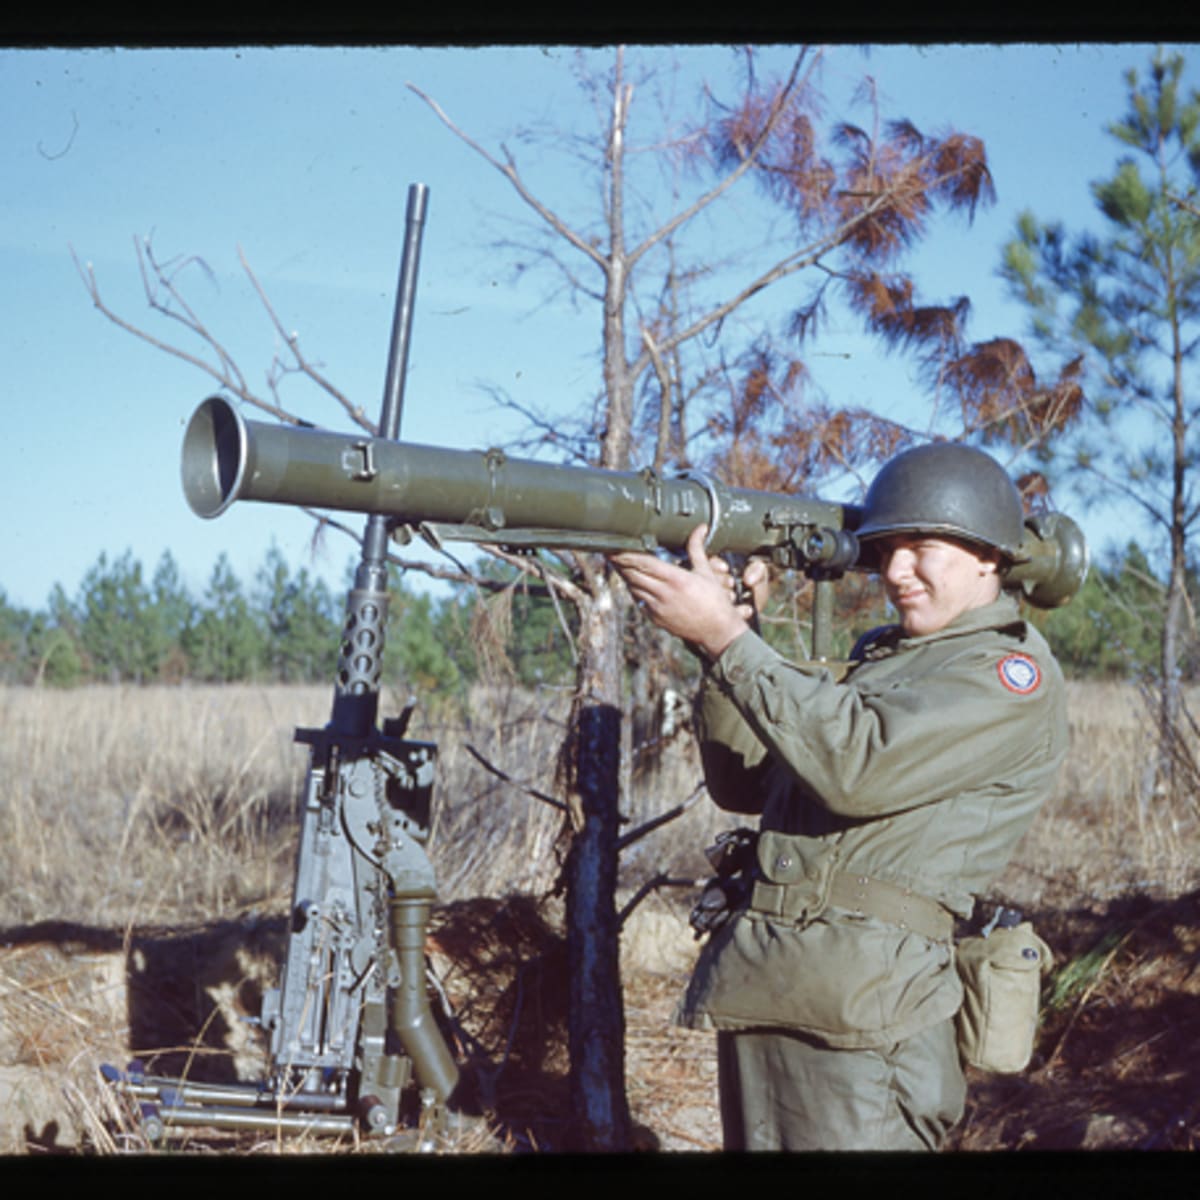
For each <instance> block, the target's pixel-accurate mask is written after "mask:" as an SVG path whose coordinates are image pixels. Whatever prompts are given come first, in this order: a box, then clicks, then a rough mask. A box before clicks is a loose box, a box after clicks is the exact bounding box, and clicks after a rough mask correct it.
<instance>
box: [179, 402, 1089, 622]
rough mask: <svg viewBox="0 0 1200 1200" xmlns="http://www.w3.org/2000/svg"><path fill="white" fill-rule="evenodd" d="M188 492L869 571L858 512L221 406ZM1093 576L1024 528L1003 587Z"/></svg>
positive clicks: (503, 540) (442, 536) (611, 546)
mask: <svg viewBox="0 0 1200 1200" xmlns="http://www.w3.org/2000/svg"><path fill="white" fill-rule="evenodd" d="M182 474H183V490H184V494H185V496H186V497H187V501H188V504H189V505H190V506H191V508H192V510H193V511H194V512H195V513H196V514H197V515H199V516H201V517H216V516H218V515H220V514H221V513H223V512H225V510H226V509H227V508H229V507H230V506H231V505H232V504H233V503H234V501H236V500H257V501H260V502H264V503H271V504H286V505H294V506H302V507H311V508H322V509H335V510H342V511H349V512H358V513H378V514H380V515H382V516H385V517H387V518H388V520H389V522H390V524H391V526H392V528H393V530H394V531H395V534H396V536H398V537H399V538H401V539H402V540H406V539H407V538H410V537H411V536H412V534H413V533H418V534H420V535H421V536H423V537H425V538H426V539H427V540H429V541H431V542H433V543H434V544H437V543H439V542H442V541H472V542H477V543H484V544H491V545H500V546H508V547H513V548H516V549H535V548H545V549H573V550H588V551H597V552H615V551H621V550H647V551H655V550H659V549H662V550H667V551H671V552H674V553H679V552H682V551H683V549H684V547H685V545H686V542H687V538H688V535H689V534H690V533H691V532H692V530H693V529H695V528H696V526H697V525H699V524H704V525H707V526H708V529H709V540H708V549H709V552H710V553H712V554H722V553H731V554H736V555H741V556H746V557H761V558H764V559H767V560H769V561H771V562H774V563H775V564H776V565H778V566H780V567H784V568H794V569H804V570H809V571H812V572H814V573H821V574H824V575H827V576H828V575H837V574H840V573H841V572H843V571H846V570H859V571H869V570H871V569H872V563H871V561H870V559H869V556H868V555H866V554H865V553H862V552H861V550H860V547H859V545H858V541H857V539H856V538H855V536H854V531H855V529H856V527H857V525H858V523H859V520H860V518H861V510H860V509H859V508H858V507H857V506H856V505H852V504H839V503H836V502H831V501H826V500H821V499H817V498H814V497H805V496H789V495H785V494H782V493H772V492H759V491H754V490H751V489H748V488H734V487H727V486H726V485H724V484H722V483H720V482H719V481H717V480H715V479H712V478H711V477H709V476H706V475H702V474H699V473H694V472H689V473H685V474H682V475H679V476H674V477H669V478H668V477H663V476H659V475H658V474H656V473H655V472H653V471H650V470H643V471H609V470H602V469H600V468H588V467H568V466H557V465H553V464H549V463H542V462H537V461H536V460H533V459H522V458H513V457H511V456H509V455H507V454H506V453H504V452H503V451H501V450H494V449H493V450H482V451H476V450H451V449H446V448H443V447H437V446H426V445H418V444H414V443H408V442H396V441H390V440H387V439H381V438H373V437H369V436H367V435H365V434H353V433H351V434H346V433H334V432H329V431H325V430H318V429H314V428H311V427H298V426H287V425H274V424H265V423H262V422H257V421H247V420H246V419H244V418H243V417H242V415H241V414H240V413H239V412H238V411H237V410H236V409H235V408H234V407H233V405H232V404H230V403H229V402H228V401H227V400H225V399H224V398H222V397H220V396H213V397H210V398H209V399H207V400H205V401H204V403H203V404H201V405H200V407H199V408H198V409H197V410H196V412H195V413H194V414H193V416H192V418H191V421H190V422H189V424H188V428H187V432H186V434H185V436H184V443H183V461H182ZM1086 573H1087V547H1086V542H1085V541H1084V538H1083V535H1082V533H1081V532H1080V530H1079V528H1078V526H1077V525H1076V524H1075V523H1074V522H1073V521H1071V519H1070V518H1068V517H1065V516H1063V515H1062V514H1059V513H1055V514H1051V515H1049V516H1042V517H1039V518H1030V519H1029V520H1028V521H1027V522H1026V529H1025V537H1024V539H1023V541H1022V543H1021V547H1020V552H1019V554H1018V557H1017V563H1016V565H1015V566H1014V567H1013V568H1012V569H1011V570H1010V571H1009V573H1008V577H1007V583H1008V584H1009V585H1010V586H1013V587H1019V588H1020V589H1021V590H1023V591H1024V593H1025V595H1026V597H1027V598H1028V599H1029V600H1030V601H1031V602H1032V603H1034V604H1036V605H1038V606H1039V607H1043V608H1050V607H1055V606H1056V605H1059V604H1062V603H1065V602H1066V600H1068V599H1070V597H1071V596H1072V595H1074V593H1075V591H1077V590H1078V588H1079V585H1080V584H1081V583H1082V581H1083V578H1084V576H1085V575H1086Z"/></svg>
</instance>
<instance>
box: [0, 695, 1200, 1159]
mask: <svg viewBox="0 0 1200 1200" xmlns="http://www.w3.org/2000/svg"><path fill="white" fill-rule="evenodd" d="M393 699H394V700H397V701H398V699H399V698H390V697H389V698H388V700H389V701H390V700H393ZM328 706H329V694H328V691H327V689H325V688H303V689H297V688H282V687H251V686H246V687H212V688H207V687H173V688H169V687H162V688H90V689H81V690H76V691H65V692H57V691H50V690H34V689H4V690H0V768H2V771H0V779H2V781H3V782H2V783H0V787H2V788H3V793H2V795H0V857H2V861H0V871H2V874H0V878H2V879H3V889H2V892H0V1153H5V1154H20V1155H44V1154H50V1153H68V1154H80V1153H88V1154H112V1153H120V1152H128V1151H139V1150H144V1149H146V1147H145V1144H144V1143H143V1142H141V1141H140V1135H138V1133H137V1132H136V1130H134V1129H132V1128H131V1127H130V1124H129V1122H128V1121H127V1119H126V1118H125V1115H124V1114H123V1112H122V1111H121V1110H120V1108H119V1107H118V1106H117V1105H115V1103H114V1101H113V1098H112V1097H111V1096H110V1094H109V1093H108V1092H107V1091H106V1089H105V1088H104V1087H103V1086H102V1085H101V1083H100V1080H99V1066H100V1064H101V1063H103V1062H112V1063H116V1064H118V1065H123V1064H124V1062H125V1061H126V1060H127V1059H128V1058H129V1057H130V1055H131V1054H132V1053H134V1052H135V1051H136V1052H138V1053H140V1054H142V1055H150V1056H152V1057H153V1059H154V1061H156V1062H158V1063H159V1064H160V1066H162V1068H163V1069H166V1070H171V1071H178V1072H183V1073H187V1072H194V1073H195V1074H196V1075H198V1076H201V1077H203V1076H204V1069H205V1068H207V1069H209V1070H210V1071H211V1070H214V1069H217V1068H219V1071H218V1073H217V1074H216V1075H213V1074H209V1075H208V1076H207V1077H210V1078H217V1077H221V1076H222V1073H223V1075H224V1077H226V1078H234V1077H236V1078H243V1079H253V1078H256V1077H257V1074H256V1072H260V1071H261V1069H262V1048H261V1045H260V1044H259V1041H258V1038H257V1035H256V1031H255V1030H254V1028H253V1026H252V1025H251V1024H249V1023H248V1022H247V1020H246V1018H248V1017H252V1016H254V1015H255V1014H256V1013H257V1006H258V1002H259V1000H260V998H261V994H262V991H263V989H264V988H265V987H269V986H272V985H273V983H274V981H275V973H276V970H277V967H278V961H279V956H280V951H281V947H282V945H283V938H284V931H283V915H284V913H285V912H286V909H287V907H288V902H289V898H290V889H291V874H292V855H293V850H294V837H295V832H296V823H295V806H296V799H295V798H296V796H297V794H298V791H299V788H300V785H301V782H302V777H303V772H304V767H305V761H304V753H303V749H302V748H301V747H298V746H296V745H295V744H294V743H293V741H292V730H293V727H294V726H297V725H301V726H303V725H322V724H324V722H325V720H326V718H327V715H328ZM564 708H565V697H563V696H561V695H556V694H553V693H545V694H537V695H533V694H529V693H519V692H503V691H500V690H492V691H486V692H485V691H482V690H481V691H480V692H478V693H477V694H476V695H475V696H474V697H473V698H472V703H471V705H470V707H469V711H470V713H471V716H470V717H469V718H467V719H463V720H462V721H461V722H460V723H458V724H452V723H445V724H441V725H439V726H438V727H437V728H431V727H429V726H428V725H426V726H424V727H422V724H421V716H420V714H419V713H418V716H417V717H416V718H415V719H414V725H413V728H412V730H411V734H412V736H416V737H422V738H428V739H430V740H434V741H436V742H437V743H438V744H439V747H440V757H439V782H438V792H437V812H436V818H435V823H434V830H433V835H432V838H431V843H430V848H431V855H432V857H433V859H434V864H435V866H436V869H437V872H438V878H439V886H440V891H441V905H440V907H439V910H438V913H437V917H436V920H435V923H434V928H433V930H432V936H431V959H432V962H433V965H434V967H435V969H436V972H437V973H438V975H439V977H440V978H441V980H442V984H443V987H444V990H445V992H446V994H447V997H448V998H449V1001H450V1003H451V1005H452V1006H453V1009H454V1012H455V1018H456V1021H457V1022H458V1024H459V1027H461V1028H462V1029H464V1030H467V1031H469V1033H470V1037H471V1038H472V1039H473V1042H474V1044H475V1045H476V1046H477V1047H479V1048H480V1050H481V1052H482V1053H484V1054H485V1058H486V1062H485V1066H484V1068H483V1069H481V1071H480V1079H481V1088H482V1089H483V1090H484V1091H486V1093H487V1099H488V1103H489V1108H490V1110H491V1111H494V1112H495V1113H496V1115H497V1120H496V1122H495V1123H494V1125H493V1126H492V1127H491V1129H490V1131H480V1130H479V1129H472V1130H471V1131H470V1132H467V1133H460V1134H458V1135H456V1137H455V1138H452V1139H449V1140H448V1141H447V1142H446V1144H445V1145H443V1146H442V1147H441V1148H442V1149H444V1150H447V1151H450V1152H455V1153H473V1152H479V1151H481V1150H487V1151H495V1150H496V1149H498V1148H499V1149H500V1150H512V1149H517V1148H540V1147H550V1148H553V1146H554V1144H555V1142H556V1140H557V1138H558V1134H559V1132H560V1129H561V1126H560V1121H561V1114H562V1112H563V1110H564V1103H563V1096H564V1085H565V1078H564V1072H565V1061H564V1049H563V1045H564V1040H565V1033H564V1029H563V1018H562V1011H561V997H562V995H563V991H564V988H563V971H564V969H565V968H564V955H563V951H562V944H561V939H560V936H559V919H560V912H559V909H558V906H557V905H558V902H557V901H556V900H554V898H553V897H552V895H551V893H552V892H553V887H554V882H555V878H556V873H557V869H558V857H557V852H558V849H559V846H558V841H559V833H560V819H559V817H558V815H557V814H556V813H555V811H554V810H553V809H551V808H550V807H549V806H548V805H546V804H544V803H543V802H542V801H541V800H539V799H537V798H536V797H535V796H534V795H532V794H531V792H532V791H536V790H541V791H545V792H550V791H553V772H554V756H555V752H556V749H557V745H558V739H559V736H560V734H561V729H562V714H563V710H564ZM1071 712H1072V726H1073V749H1072V754H1071V758H1070V761H1069V763H1068V766H1067V769H1066V770H1065V772H1064V775H1063V778H1062V781H1061V785H1060V788H1059V791H1058V794H1057V795H1056V797H1055V798H1054V800H1053V802H1052V803H1051V804H1049V805H1048V806H1047V808H1046V809H1045V811H1044V812H1043V814H1042V816H1041V817H1040V818H1039V820H1038V823H1037V825H1036V826H1035V828H1034V829H1033V831H1032V832H1031V834H1030V835H1029V836H1028V837H1027V838H1026V840H1025V842H1024V844H1023V845H1022V847H1021V850H1020V852H1019V854H1018V856H1017V859H1016V860H1015V861H1014V863H1013V864H1012V866H1011V867H1010V869H1009V870H1008V872H1007V873H1006V874H1005V876H1004V877H1003V879H1001V880H1000V881H999V882H998V884H997V887H996V889H995V895H994V896H993V897H992V898H993V899H996V900H1002V901H1004V902H1007V903H1011V904H1015V905H1017V906H1018V907H1021V908H1022V909H1024V911H1025V912H1026V913H1027V914H1028V915H1030V916H1031V917H1033V919H1034V920H1035V922H1036V923H1037V926H1038V928H1039V931H1040V932H1041V933H1042V935H1043V937H1044V938H1045V939H1046V940H1047V942H1049V944H1050V945H1051V947H1052V949H1053V950H1054V952H1055V967H1054V971H1053V972H1052V974H1051V975H1050V976H1049V977H1048V978H1047V981H1046V998H1045V999H1046V1003H1045V1006H1044V1017H1043V1022H1042V1028H1041V1032H1040V1035H1039V1045H1038V1051H1037V1054H1036V1056H1035V1059H1034V1062H1033V1064H1032V1066H1031V1067H1030V1069H1029V1070H1028V1071H1026V1072H1025V1073H1023V1074H1022V1075H1020V1076H1015V1077H999V1076H996V1077H984V1076H977V1077H975V1076H973V1077H972V1089H971V1097H970V1101H969V1110H968V1114H967V1119H966V1120H965V1121H964V1122H963V1125H962V1127H961V1128H960V1130H959V1131H958V1134H957V1135H956V1140H955V1148H956V1149H958V1150H961V1151H967V1150H991V1149H999V1148H1027V1149H1041V1148H1053V1149H1063V1148H1084V1149H1089V1148H1094V1149H1112V1148H1120V1149H1129V1148H1135V1147H1138V1148H1161V1149H1182V1148H1192V1147H1193V1145H1194V1143H1195V1141H1196V1139H1197V1138H1198V1137H1200V1091H1198V1090H1197V1087H1196V1084H1195V1079H1196V1078H1197V1077H1198V1075H1197V1067H1198V1066H1200V1011H1198V1010H1200V890H1198V889H1200V879H1198V876H1200V861H1198V860H1200V856H1198V855H1197V847H1198V846H1200V832H1198V829H1197V825H1198V820H1200V812H1198V810H1197V806H1196V804H1195V802H1194V800H1193V801H1190V802H1188V803H1181V804H1180V805H1178V806H1175V807H1169V806H1167V805H1166V804H1165V803H1164V802H1163V801H1161V800H1156V799H1154V798H1153V797H1150V798H1148V799H1146V800H1145V801H1141V800H1139V798H1138V797H1139V796H1140V795H1141V794H1142V792H1143V791H1144V787H1143V783H1144V781H1143V775H1144V768H1145V763H1146V755H1147V747H1148V746H1149V744H1150V732H1149V725H1148V722H1147V719H1146V716H1145V713H1144V710H1143V706H1142V703H1141V701H1140V699H1139V697H1138V695H1137V693H1136V691H1135V690H1134V689H1133V688H1131V687H1126V686H1120V685H1103V686H1083V685H1073V686H1072V690H1071ZM506 777H507V778H506ZM699 780H700V773H699V769H698V766H697V764H696V762H695V757H694V753H693V749H692V747H691V745H690V742H689V740H688V738H687V736H686V735H682V736H680V737H677V738H675V739H674V740H672V741H671V742H670V743H669V744H668V745H666V746H665V747H664V749H663V754H662V756H661V758H660V760H659V762H658V764H657V766H656V768H655V769H654V770H653V771H647V772H645V773H642V774H640V775H639V776H638V777H636V778H635V779H634V780H633V782H632V795H633V797H634V799H633V802H632V805H633V808H634V810H635V811H634V812H633V813H632V814H631V822H632V823H634V824H635V823H637V822H639V821H642V820H645V819H646V818H648V817H651V816H654V815H656V814H657V813H659V812H662V811H665V810H666V809H669V808H670V807H672V806H673V805H675V804H678V803H679V802H680V801H682V800H684V799H686V798H687V797H689V796H692V795H694V794H695V793H696V789H697V785H698V784H699ZM728 824H730V821H729V818H727V817H725V816H723V815H722V814H720V813H717V812H716V811H715V810H714V809H713V808H712V806H711V805H709V804H708V803H707V802H706V801H705V800H704V799H703V797H702V796H701V797H700V798H699V800H698V802H695V803H693V804H692V805H691V806H690V807H689V808H688V810H687V812H686V813H685V814H684V816H682V817H681V818H680V819H679V820H678V821H676V822H674V823H672V824H671V825H669V826H666V827H664V828H663V829H661V830H659V831H657V832H656V833H653V834H651V835H650V836H649V837H647V838H646V839H644V840H643V841H642V842H640V843H638V845H637V847H636V849H635V851H634V852H633V853H632V854H631V856H630V858H629V860H628V861H627V862H626V863H625V864H624V868H623V879H622V885H623V890H624V893H625V896H626V897H628V896H631V895H633V894H634V893H635V892H636V891H637V890H638V888H639V887H640V885H641V884H642V883H644V882H645V881H646V880H648V879H650V878H651V877H653V876H655V875H656V874H659V873H663V874H667V875H670V876H674V877H678V878H682V879H697V878H700V877H702V876H703V874H704V873H705V863H704V860H703V857H702V854H701V850H702V848H703V847H704V846H705V845H706V844H708V842H709V841H710V840H711V838H712V836H713V835H714V834H715V832H716V831H718V830H719V829H721V828H725V827H727V825H728ZM691 899H692V893H691V891H690V890H689V889H686V888H676V889H659V890H655V891H653V892H651V893H650V894H649V895H648V896H647V897H646V898H645V899H644V900H643V901H642V903H641V904H640V905H639V906H638V907H637V909H636V911H635V913H634V915H633V916H632V917H631V918H630V919H629V921H628V923H627V925H626V930H625V935H624V938H623V944H622V954H623V969H624V978H625V986H626V1006H627V1026H628V1042H627V1064H626V1066H627V1075H628V1089H629V1096H630V1101H631V1104H632V1107H633V1112H634V1116H635V1119H636V1121H637V1122H638V1126H639V1144H641V1145H644V1146H645V1147H646V1148H648V1149H651V1148H657V1149H660V1150H663V1151H668V1152H670V1151H693V1152H695V1151H708V1150H717V1149H719V1147H720V1132H719V1124H718V1121H717V1116H716V1106H715V1065H714V1061H713V1054H712V1044H711V1039H710V1038H709V1037H708V1036H707V1035H702V1034H694V1033H689V1032H686V1031H682V1030H678V1029H676V1028H674V1027H673V1026H672V1025H671V1020H670V1017H671V1011H672V1008H673V1005H674V1003H675V1000H676V998H677V996H678V993H679V991H680V988H681V986H682V984H683V981H684V980H685V979H686V977H687V973H688V969H689V965H690V963H691V960H692V958H693V956H694V953H695V943H694V941H693V940H692V938H691V935H690V932H689V930H688V928H687V924H686V913H687V909H688V907H689V905H690V902H691ZM176 1149H177V1151H183V1150H191V1151H194V1152H195V1153H205V1154H212V1153H214V1152H219V1151H226V1152H233V1151H236V1152H238V1153H245V1154H250V1153H279V1152H288V1153H297V1152H304V1151H306V1150H308V1151H313V1150H320V1151H321V1152H329V1151H330V1150H331V1149H333V1150H336V1151H338V1152H346V1153H353V1152H356V1151H358V1152H363V1151H370V1150H371V1149H373V1147H372V1146H370V1145H363V1146H355V1145H346V1146H338V1145H334V1146H331V1145H330V1144H329V1143H328V1142H321V1143H319V1144H317V1143H312V1142H308V1141H305V1140H304V1139H299V1140H292V1141H288V1142H280V1141H277V1140H275V1139H266V1140H258V1141H256V1140H254V1139H253V1138H252V1137H249V1136H248V1135H238V1136H236V1137H235V1136H234V1135H226V1137H225V1140H224V1141H222V1140H221V1139H219V1138H214V1137H212V1136H208V1137H205V1136H201V1135H199V1134H197V1135H195V1136H192V1137H189V1138H187V1139H185V1140H184V1142H183V1144H182V1145H180V1146H177V1147H176Z"/></svg>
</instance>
